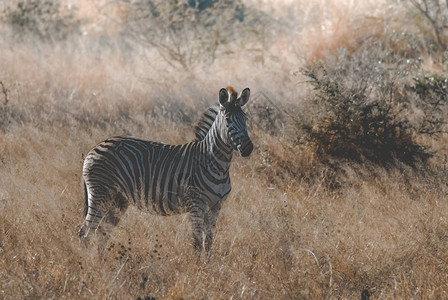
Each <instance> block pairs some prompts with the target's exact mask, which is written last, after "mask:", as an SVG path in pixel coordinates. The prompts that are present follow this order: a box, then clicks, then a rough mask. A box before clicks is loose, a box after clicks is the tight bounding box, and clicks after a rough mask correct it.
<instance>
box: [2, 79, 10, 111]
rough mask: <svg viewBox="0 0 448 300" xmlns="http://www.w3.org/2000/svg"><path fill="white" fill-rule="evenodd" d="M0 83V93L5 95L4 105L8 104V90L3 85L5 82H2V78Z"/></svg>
mask: <svg viewBox="0 0 448 300" xmlns="http://www.w3.org/2000/svg"><path fill="white" fill-rule="evenodd" d="M0 85H1V86H2V93H3V95H5V103H4V104H5V105H7V104H8V101H9V100H8V92H9V90H8V89H7V88H6V87H5V84H4V83H3V81H2V80H0Z"/></svg>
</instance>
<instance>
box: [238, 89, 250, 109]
mask: <svg viewBox="0 0 448 300" xmlns="http://www.w3.org/2000/svg"><path fill="white" fill-rule="evenodd" d="M249 96H250V89H249V88H245V89H244V90H243V91H242V92H241V95H240V101H239V102H240V106H244V104H246V103H247V101H249Z"/></svg>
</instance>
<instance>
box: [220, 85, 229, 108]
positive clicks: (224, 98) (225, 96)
mask: <svg viewBox="0 0 448 300" xmlns="http://www.w3.org/2000/svg"><path fill="white" fill-rule="evenodd" d="M219 104H221V105H222V106H224V107H227V105H228V104H229V92H228V91H227V89H225V88H222V89H221V90H220V91H219Z"/></svg>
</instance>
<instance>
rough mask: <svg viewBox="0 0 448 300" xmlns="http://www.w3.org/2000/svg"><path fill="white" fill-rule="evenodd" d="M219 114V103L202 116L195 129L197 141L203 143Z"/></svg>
mask: <svg viewBox="0 0 448 300" xmlns="http://www.w3.org/2000/svg"><path fill="white" fill-rule="evenodd" d="M218 112H219V103H215V104H213V105H212V106H210V107H209V108H208V109H207V110H206V111H205V112H204V113H203V114H202V116H201V118H200V119H199V121H198V123H197V124H196V126H195V127H194V135H195V137H196V139H195V140H196V141H202V140H203V139H204V138H205V136H206V135H207V133H208V131H209V130H210V128H211V127H212V125H213V122H215V118H216V115H217V114H218Z"/></svg>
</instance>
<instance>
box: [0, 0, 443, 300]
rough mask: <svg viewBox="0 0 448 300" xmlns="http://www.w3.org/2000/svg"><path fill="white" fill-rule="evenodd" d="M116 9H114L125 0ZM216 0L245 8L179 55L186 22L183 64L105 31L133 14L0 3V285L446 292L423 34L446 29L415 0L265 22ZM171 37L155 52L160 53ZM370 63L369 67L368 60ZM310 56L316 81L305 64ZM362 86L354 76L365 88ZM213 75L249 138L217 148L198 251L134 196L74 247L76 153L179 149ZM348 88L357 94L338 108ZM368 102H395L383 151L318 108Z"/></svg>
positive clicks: (435, 114)
mask: <svg viewBox="0 0 448 300" xmlns="http://www.w3.org/2000/svg"><path fill="white" fill-rule="evenodd" d="M19 2H20V1H19ZM99 2H101V1H99ZM115 2H116V3H117V5H119V7H121V9H123V10H125V11H126V12H128V13H129V14H131V12H132V11H131V10H130V8H129V7H128V6H127V5H129V1H115ZM115 2H114V3H115ZM153 2H154V3H156V4H157V3H159V4H160V3H168V2H163V1H162V2H157V1H153ZM221 2H223V3H225V4H226V5H227V6H224V7H221V8H219V9H223V10H224V12H225V13H226V14H229V11H226V9H231V11H230V13H231V14H233V13H234V12H235V5H237V6H238V5H241V3H243V4H244V5H245V13H246V14H250V16H249V17H248V19H249V21H248V23H244V22H241V21H239V20H238V21H235V22H238V23H236V26H237V27H235V28H233V29H235V30H234V31H232V30H229V35H227V36H225V40H222V44H219V47H217V48H214V49H212V50H210V51H212V52H207V51H208V50H207V51H205V50H204V49H201V51H203V52H201V53H202V54H201V55H199V56H198V55H197V53H199V52H197V50H198V49H195V51H196V52H194V53H193V52H191V53H190V52H189V51H190V50H191V48H192V47H193V48H194V47H200V46H201V45H202V44H203V43H206V42H207V41H204V40H200V41H199V40H198V41H197V43H195V39H197V35H196V34H198V33H200V32H202V31H201V30H204V28H202V27H200V26H201V24H200V23H199V24H191V23H189V24H187V25H188V26H187V27H185V28H189V29H191V30H198V31H197V32H195V33H194V34H193V33H192V40H189V41H188V42H189V43H188V44H186V45H184V46H185V47H186V48H181V49H179V50H180V52H179V53H180V54H184V55H185V56H184V57H183V58H181V59H184V58H185V59H186V60H182V63H180V61H175V60H173V59H172V58H170V57H169V56H163V55H162V54H161V52H160V48H158V47H161V44H159V43H147V42H148V41H147V40H145V41H144V43H142V41H141V40H139V39H135V37H133V36H132V35H127V34H123V33H126V32H130V31H132V32H133V34H135V33H136V31H137V30H138V29H139V28H140V27H138V24H136V23H131V24H128V23H126V22H121V23H120V24H119V25H120V26H116V27H115V28H116V30H114V31H113V32H112V33H111V32H108V34H106V32H107V31H106V30H105V31H101V30H99V29H98V28H97V31H95V32H90V31H89V32H88V31H86V28H92V24H93V23H94V21H95V20H92V19H91V18H92V16H95V14H92V13H91V12H90V13H89V17H88V18H83V17H82V16H81V15H79V14H77V13H76V12H75V11H71V12H70V11H68V12H67V11H63V10H64V9H66V8H67V5H66V4H67V2H66V1H61V5H56V6H54V7H53V6H52V8H51V9H53V10H52V11H50V13H49V14H46V15H45V14H44V17H45V18H44V20H46V22H45V24H47V25H48V26H44V27H39V28H35V30H41V31H40V32H33V31H30V30H28V29H29V28H28V27H26V26H25V25H24V26H25V27H24V28H22V27H19V28H14V26H19V25H20V24H19V25H18V24H17V23H14V21H13V20H12V19H11V18H10V17H11V10H13V11H14V13H17V11H16V10H14V9H15V6H16V5H17V1H5V2H4V4H1V5H3V7H2V6H1V5H0V8H2V9H3V17H2V22H3V23H2V27H1V30H2V31H1V33H0V49H1V53H2V57H1V60H0V70H1V71H0V298H4V299H13V298H14V299H15V298H58V299H59V298H66V299H72V298H81V299H83V298H116V299H132V298H133V299H138V298H141V299H145V298H147V299H151V298H155V299H230V298H232V299H269V298H272V299H297V298H299V299H302V298H304V299H322V298H351V299H356V298H360V296H361V293H363V292H364V293H367V292H366V291H368V293H369V294H370V295H372V297H373V298H424V299H426V298H428V299H433V298H436V299H443V298H447V297H448V285H447V284H448V185H447V178H448V176H447V175H448V174H447V173H448V172H447V169H446V168H447V166H446V163H447V162H446V159H447V155H448V151H447V146H446V145H447V141H448V139H447V136H446V133H445V132H446V125H445V123H444V122H445V120H446V116H447V113H448V111H447V108H446V106H444V105H445V104H446V101H447V99H446V88H447V86H446V81H444V80H445V78H447V77H448V71H447V67H448V65H447V60H446V58H444V57H445V55H446V53H444V52H443V51H442V50H441V49H440V47H432V48H431V47H430V46H428V45H431V44H432V43H437V41H442V42H444V41H445V43H446V34H447V32H444V31H443V30H444V29H443V27H441V28H440V31H439V33H438V34H437V35H436V34H435V33H434V27H433V26H434V25H433V24H431V23H428V21H427V19H428V18H427V17H425V16H422V15H421V12H420V11H419V9H417V8H416V7H415V4H418V3H420V4H421V5H423V4H422V3H423V2H418V1H413V3H414V5H406V4H402V3H401V4H394V3H389V2H387V1H386V2H385V3H381V4H378V2H377V1H372V3H370V2H368V1H365V2H362V4H359V3H358V2H357V3H358V4H352V6H350V4H348V3H345V2H344V1H338V2H337V3H336V2H335V3H333V2H332V1H330V2H331V4H329V5H327V6H324V5H323V4H319V3H320V2H318V3H317V4H316V3H314V2H313V3H314V4H309V3H308V2H307V1H297V2H295V1H292V2H290V3H289V4H288V2H287V1H285V3H284V4H282V3H283V2H279V3H278V5H277V6H276V7H275V9H274V10H272V11H273V13H272V14H271V15H269V16H267V15H266V12H267V11H270V10H271V7H269V6H268V5H269V4H264V5H266V6H263V5H262V4H261V1H260V2H258V1H256V0H253V1H218V3H221ZM172 3H179V2H177V1H172ZM325 3H327V2H325ZM164 5H166V4H164ZM383 5H392V6H393V9H392V10H391V9H388V11H393V13H386V12H385V11H386V10H385V6H383ZM162 6H163V5H162ZM8 7H9V8H8ZM101 7H103V6H101V5H98V7H97V8H98V10H99V11H101V10H100V8H101ZM229 7H230V8H229ZM422 7H423V6H422ZM163 8H164V9H165V8H166V7H165V6H163ZM67 9H68V8H67ZM71 9H75V8H73V7H72V8H71ZM207 9H214V7H212V8H207ZM5 10H6V13H5ZM22 10H23V8H22ZM60 10H62V11H63V12H61V13H60V14H59V11H60ZM8 11H9V15H8V13H7V12H8ZM343 12H345V13H343ZM186 13H187V14H189V13H191V14H200V13H201V12H197V11H195V10H194V9H192V8H189V9H188V11H187V12H186ZM215 13H216V12H215ZM129 14H126V15H129ZM5 15H6V16H7V17H5ZM116 15H122V14H119V13H116V14H115V15H114V16H116ZM174 15H176V14H174ZM403 15H406V16H407V18H403V17H398V16H403ZM20 16H22V17H23V13H22V14H21V15H20ZM25 16H26V17H27V18H28V19H30V20H33V22H35V23H32V24H37V23H39V22H40V20H42V19H41V18H40V17H41V16H39V15H37V16H36V15H33V13H29V12H28V13H27V15H25ZM58 16H59V17H60V16H69V17H67V18H68V19H66V20H68V23H66V24H65V25H67V26H62V27H58V26H53V25H54V24H52V23H51V22H53V21H54V20H56V21H55V22H62V21H64V18H59V17H58ZM189 16H190V17H191V15H189ZM224 16H227V15H224ZM254 16H255V17H259V18H258V19H257V18H255V17H254ZM431 16H432V15H431ZM184 17H185V16H184ZM194 17H195V18H196V19H195V20H203V19H202V18H203V16H201V15H194ZM251 17H254V19H251ZM19 19H20V18H19ZM111 19H112V17H110V18H108V16H107V15H106V16H104V15H103V16H102V20H106V21H107V22H111V23H114V22H115V21H116V20H115V19H113V20H111ZM20 20H23V18H22V19H20ZM51 20H53V21H51ZM186 20H191V19H188V18H186V19H185V20H181V21H182V22H186ZM257 20H262V22H261V21H260V22H261V23H259V22H257ZM342 20H344V21H342ZM358 20H364V22H357V21H358ZM442 21H444V20H442ZM442 21H440V22H442ZM36 22H37V23H36ZM151 22H154V23H151V24H157V19H152V20H151ZM163 22H167V20H166V19H164V20H163ZM201 22H202V21H201ZM11 24H13V25H14V24H15V25H14V26H12V25H11ZM114 24H115V23H114ZM163 24H165V23H163ZM263 24H264V25H263ZM266 24H270V25H269V26H267V25H266ZM193 25H194V26H193ZM271 25H272V26H271ZM195 26H199V27H195ZM213 26H214V27H213ZM213 26H212V28H214V30H221V31H223V32H225V30H224V29H226V28H225V27H224V28H221V27H220V26H217V25H216V24H214V25H213ZM222 26H232V22H228V19H227V21H226V22H224V23H223V24H222ZM241 27H243V29H244V30H243V31H244V32H243V33H242V34H243V35H244V38H242V36H239V35H238V32H239V30H236V29H240V28H241ZM27 28H28V29H27ZM58 28H59V29H60V30H65V31H64V32H57V33H55V32H54V30H59V29H58ZM126 30H130V31H126ZM142 30H147V28H146V27H142ZM82 32H85V33H84V35H83V34H82ZM163 32H164V33H163V34H166V31H163ZM153 34H157V32H153ZM170 34H176V33H175V32H171V33H170ZM362 37H365V39H363V38H362ZM204 38H207V39H211V40H213V41H215V39H216V36H212V35H210V36H207V35H206V36H204ZM177 41H180V40H179V39H175V36H174V38H173V39H172V40H169V39H165V40H163V43H164V44H163V45H162V46H164V47H170V49H172V50H173V49H176V48H175V47H176V42H177ZM233 41H234V42H233ZM219 43H220V42H219ZM189 49H190V50H189ZM360 49H361V50H360ZM428 49H429V50H428ZM193 50H194V49H193ZM363 51H364V52H363ZM366 51H368V52H369V54H370V55H364V54H365V52H366ZM363 53H364V54H363ZM193 54H194V55H193ZM202 56H206V57H204V58H202ZM372 57H375V59H376V58H379V59H381V64H382V66H381V67H379V66H375V65H370V66H371V68H370V69H369V68H367V67H366V66H367V65H368V63H371V64H373V63H374V61H375V59H372ZM363 59H365V60H363ZM408 59H409V60H410V61H411V62H412V66H411V65H410V64H406V61H407V60H408ZM362 63H364V65H363V64H362ZM357 64H358V65H359V66H362V68H358V69H356V65H357ZM403 64H404V66H407V67H403V69H399V68H400V67H401V66H403ZM319 65H320V66H323V68H324V69H325V70H327V71H328V72H327V73H326V74H331V76H334V77H325V76H323V75H322V73H319V72H321V70H322V69H319V68H317V69H313V67H316V66H319ZM307 69H308V70H317V71H316V72H317V73H314V75H316V76H317V77H316V78H315V79H314V83H313V82H309V81H310V77H309V76H308V77H307V76H304V75H303V74H304V73H303V72H302V73H301V72H300V71H301V70H302V71H303V70H307ZM319 70H320V71H319ZM388 70H392V71H391V73H388ZM396 72H398V73H399V74H397V73H396ZM400 72H404V73H400ZM406 72H407V73H406ZM307 74H308V75H310V74H312V73H306V72H305V75H307ZM375 76H379V77H375ZM335 78H336V79H337V80H336V82H337V83H338V84H339V85H338V93H333V92H329V91H331V90H329V89H326V88H323V87H322V85H319V82H320V84H322V82H324V83H325V84H327V83H328V84H329V85H330V86H331V85H332V84H333V87H334V83H335V80H334V79H335ZM431 78H432V79H431ZM362 79H365V80H366V81H368V82H372V85H367V89H368V88H371V90H370V92H369V93H367V92H366V90H365V88H366V87H364V85H363V84H365V82H363V81H362ZM312 80H313V78H312V77H311V81H312ZM369 80H370V81H369ZM310 83H311V84H310ZM228 84H232V85H234V86H235V87H236V88H241V87H246V86H249V87H250V88H251V91H253V96H252V98H251V100H250V101H251V103H249V104H248V116H249V121H248V124H249V126H250V128H249V134H250V135H251V137H252V140H253V142H254V145H255V149H254V152H253V154H252V155H251V157H250V158H249V159H243V158H241V157H237V156H235V158H234V161H233V165H232V167H231V178H232V185H233V189H232V192H231V195H230V196H229V198H228V200H227V202H226V203H225V204H224V206H223V210H222V213H221V215H220V218H219V220H218V224H217V233H216V238H215V241H214V245H213V248H212V254H211V258H210V261H209V263H207V264H203V265H198V264H196V262H195V257H194V253H193V250H192V246H191V241H190V240H191V239H190V235H191V230H190V226H189V220H188V216H186V215H181V216H173V217H160V216H153V215H149V214H144V213H142V212H140V211H138V210H137V209H129V210H128V211H127V212H126V214H125V216H124V217H123V219H122V221H121V222H120V224H119V226H118V227H117V229H116V230H115V231H114V232H113V235H112V238H111V240H110V242H109V244H108V246H107V249H106V251H105V253H104V254H102V255H100V254H98V253H97V252H96V251H95V249H94V247H92V249H90V248H89V249H85V248H84V247H83V246H82V245H81V244H80V242H79V240H78V230H79V227H80V225H81V224H82V221H83V217H82V210H83V201H84V200H83V191H82V187H81V176H80V175H81V169H82V160H83V155H84V154H85V153H87V152H88V151H89V150H90V149H91V148H92V147H93V146H94V145H95V144H96V143H97V142H99V141H101V140H103V139H105V138H107V137H109V136H112V135H122V134H126V135H134V136H139V137H144V138H147V139H151V140H155V141H162V142H166V143H173V144H174V143H176V144H179V143H185V142H188V141H190V140H192V139H193V130H192V126H193V124H194V122H195V121H196V120H198V119H199V115H200V113H201V112H202V111H203V110H204V109H206V108H207V106H208V105H210V104H212V103H213V102H214V101H216V97H217V93H218V91H219V89H220V88H221V87H224V86H226V85H228ZM316 84H317V85H316ZM325 84H324V85H325ZM391 84H392V85H391ZM372 86H373V87H372ZM383 87H388V88H390V89H393V97H391V96H390V95H391V94H390V93H384V90H381V89H382V88H383ZM333 91H334V90H333ZM360 91H361V92H360ZM381 91H382V92H383V93H381ZM386 91H389V90H387V89H386ZM335 95H336V97H334V96H335ZM356 95H358V96H359V97H358V98H357V99H362V101H361V102H358V104H359V105H353V104H351V103H354V102H353V101H352V102H350V100H353V96H356ZM383 96H384V97H383ZM386 96H387V97H386ZM344 101H346V103H345V102H344ZM372 101H373V102H372ZM375 101H376V102H375ZM382 101H386V104H387V103H390V102H393V101H398V102H393V105H394V106H393V109H392V110H390V112H391V113H392V114H391V115H389V116H388V118H386V119H385V120H386V121H390V120H391V119H389V117H391V118H392V120H393V122H392V123H390V125H392V127H393V126H396V125H397V124H399V125H400V126H404V127H405V129H406V131H405V132H403V133H402V135H400V134H401V133H397V134H396V135H384V136H382V137H381V138H385V139H387V141H389V142H391V143H392V144H388V145H392V148H393V149H392V150H393V151H391V152H387V155H386V158H387V160H389V161H390V163H388V164H381V163H378V161H379V160H381V157H382V155H383V154H384V153H381V152H376V150H377V149H382V148H381V147H380V148H375V145H376V144H378V143H379V144H381V143H383V142H384V140H379V141H378V140H377V139H375V138H373V139H372V140H368V139H365V138H364V137H363V136H362V132H363V130H361V131H358V130H356V129H357V128H358V127H357V126H353V125H350V124H349V123H350V122H351V119H350V118H349V117H348V116H346V115H341V113H342V111H341V110H337V109H336V108H335V107H336V106H335V104H334V103H336V102H337V103H342V104H344V105H346V107H348V108H349V109H350V112H351V113H352V115H353V116H354V117H357V119H356V118H355V119H356V120H355V121H357V122H361V121H362V118H360V117H359V116H360V114H359V113H360V110H359V108H360V107H361V108H362V107H368V105H370V104H372V103H377V105H378V107H380V106H381V105H383V102H382ZM422 101H423V102H422ZM403 103H404V104H406V105H407V108H406V110H403V109H401V108H402V107H401V106H400V105H404V104H403ZM434 103H436V104H437V105H436V106H431V105H432V104H434ZM425 105H426V106H425ZM322 107H325V109H321V108H322ZM385 107H386V108H387V106H381V109H384V108H385ZM431 109H433V110H431ZM388 112H389V111H388ZM375 113H376V112H375ZM375 113H372V114H371V116H370V117H372V118H371V119H369V122H374V121H375V120H376V119H375V118H376V117H377V115H375ZM332 116H336V117H339V118H331V117H332ZM334 120H337V122H335V121H334ZM383 121H384V120H383ZM427 121H428V122H429V123H425V122H427ZM361 123H362V122H361ZM369 124H371V123H369ZM434 124H435V125H437V126H436V127H431V126H429V125H434ZM383 125H384V124H383ZM350 126H352V127H350ZM384 126H386V125H384ZM425 126H426V127H425ZM428 126H429V127H428ZM425 128H426V129H428V128H429V129H434V130H432V131H427V132H424V131H422V130H420V129H425ZM364 129H365V128H364ZM384 130H386V129H384V128H383V129H381V130H380V129H378V132H377V134H379V133H381V132H384ZM367 131H368V130H367ZM346 133H347V134H346ZM313 134H314V135H313ZM352 135H353V136H354V137H355V138H354V139H351V136H352ZM377 136H378V135H377ZM304 137H306V138H304ZM347 137H349V138H347ZM394 138H395V139H394ZM356 142H360V143H358V144H356ZM393 143H395V144H393ZM337 145H339V146H341V147H340V148H339V149H338V151H339V152H334V151H331V150H332V149H334V147H335V146H337ZM400 145H405V146H406V147H407V148H406V147H405V148H404V149H405V150H406V151H414V150H415V151H416V152H415V153H414V154H415V155H416V156H415V159H413V160H412V163H410V162H409V161H408V160H406V159H401V156H400V155H399V154H400V151H401V150H403V149H401V148H399V147H400ZM363 147H364V148H363ZM413 147H415V148H413ZM367 150H368V151H367ZM383 150H384V149H383ZM383 150H381V151H383ZM389 150H390V149H389ZM351 151H354V152H351ZM353 153H355V154H356V155H352V154H353ZM420 154H422V156H419V155H420Z"/></svg>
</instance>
